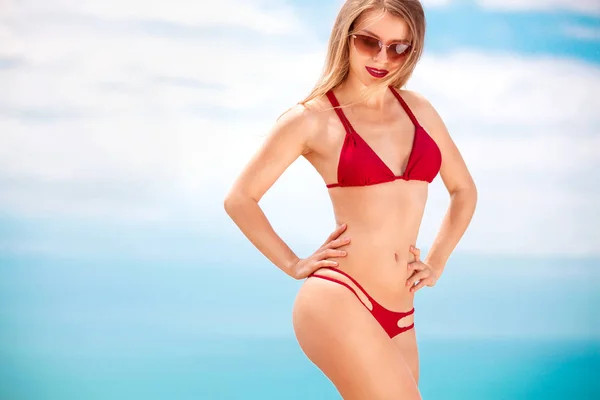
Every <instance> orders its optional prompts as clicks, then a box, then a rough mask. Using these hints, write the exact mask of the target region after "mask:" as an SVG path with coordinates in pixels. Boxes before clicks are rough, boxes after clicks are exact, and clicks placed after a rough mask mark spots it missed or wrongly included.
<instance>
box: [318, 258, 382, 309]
mask: <svg viewBox="0 0 600 400" xmlns="http://www.w3.org/2000/svg"><path fill="white" fill-rule="evenodd" d="M321 268H325V269H329V270H332V271H335V272H337V273H339V274H342V275H344V276H345V277H346V278H348V279H350V281H351V282H352V283H354V284H355V285H356V287H357V288H359V289H360V291H361V292H363V294H364V295H365V296H366V297H367V299H369V301H370V302H371V303H377V302H376V301H375V299H373V298H372V297H371V296H370V295H369V293H368V292H367V291H366V290H365V289H363V287H362V286H361V285H360V283H358V282H357V281H356V279H354V278H353V277H352V276H350V275H349V274H348V273H347V272H344V271H342V270H341V269H339V268H334V267H321ZM317 272H318V271H317Z"/></svg>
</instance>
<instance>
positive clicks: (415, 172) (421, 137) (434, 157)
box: [327, 86, 442, 188]
mask: <svg viewBox="0 0 600 400" xmlns="http://www.w3.org/2000/svg"><path fill="white" fill-rule="evenodd" d="M390 90H391V91H392V93H393V94H394V96H396V98H397V99H398V101H399V102H400V104H401V105H402V108H404V111H405V112H406V113H407V114H408V116H409V118H410V120H411V121H412V123H413V124H414V126H415V136H414V139H413V145H412V149H411V151H410V155H409V157H408V163H407V165H406V169H405V170H404V173H403V174H402V175H394V173H393V172H392V170H391V169H390V168H389V167H388V166H387V165H385V163H384V162H383V161H382V160H381V158H379V156H378V155H377V154H376V153H375V151H374V150H373V149H372V148H371V146H369V145H368V144H367V142H365V141H364V139H363V138H362V137H361V136H360V135H359V134H358V133H357V132H356V131H355V130H354V128H353V127H352V125H351V124H350V122H349V121H348V119H347V118H346V116H345V115H344V112H343V111H342V109H341V108H339V107H340V103H339V102H338V101H337V99H336V97H335V95H334V94H333V91H331V90H330V91H329V92H327V97H328V98H329V101H330V102H331V105H333V107H335V112H336V113H337V115H338V117H339V118H340V120H341V121H342V125H344V128H345V129H346V137H345V138H344V144H343V145H342V151H341V153H340V159H339V162H338V170H337V178H338V183H331V184H328V185H327V187H328V188H333V187H344V186H369V185H377V184H379V183H385V182H391V181H394V180H396V179H403V180H405V181H413V180H414V181H427V182H430V183H431V181H433V179H434V178H435V177H436V175H437V174H438V172H439V170H440V166H441V165H442V154H441V152H440V149H439V147H438V146H437V144H436V143H435V142H434V141H433V139H432V138H431V136H429V135H428V134H427V132H426V131H425V129H423V127H422V126H421V125H420V124H419V121H417V119H416V118H415V116H414V114H413V113H412V111H411V110H410V108H409V107H408V104H406V102H405V101H404V99H403V98H402V96H400V94H399V93H398V92H397V91H396V90H395V89H394V88H393V87H391V86H390Z"/></svg>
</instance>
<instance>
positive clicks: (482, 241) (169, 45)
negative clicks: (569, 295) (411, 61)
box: [0, 2, 600, 254]
mask: <svg viewBox="0 0 600 400" xmlns="http://www.w3.org/2000/svg"><path fill="white" fill-rule="evenodd" d="M68 4H70V5H71V7H73V8H72V10H75V11H76V13H80V14H81V13H82V12H84V11H85V12H89V13H91V12H92V11H90V10H93V11H94V12H97V13H99V14H98V15H101V16H104V17H110V18H121V17H122V18H128V16H130V15H131V14H132V11H131V8H130V9H127V7H130V6H129V5H127V6H125V7H126V8H124V11H123V13H122V14H119V13H118V12H117V11H118V10H119V7H120V6H119V7H116V6H114V7H113V6H110V7H109V6H108V5H106V6H104V5H96V6H94V7H96V8H85V9H84V8H82V7H83V6H80V5H76V4H75V3H66V2H60V3H57V7H56V8H53V7H52V6H49V5H44V6H40V7H46V8H41V9H40V10H37V11H36V10H34V9H33V8H31V7H32V6H30V8H29V9H27V8H25V10H23V9H21V8H19V7H21V4H19V5H15V4H13V5H12V7H13V11H12V14H13V15H25V14H26V13H27V12H34V11H35V12H37V13H38V14H36V15H38V17H39V18H42V17H40V16H39V15H44V13H45V12H50V11H52V10H54V12H55V14H57V13H59V11H60V10H63V11H64V10H66V9H69V10H71V9H70V8H67V7H66V5H68ZM86 4H102V3H86ZM152 4H154V3H152ZM157 4H158V3H157ZM161 4H162V3H161ZM165 4H166V3H165ZM182 4H184V3H182ZM223 4H225V3H223ZM227 4H230V3H227ZM245 4H246V6H245V7H252V4H258V3H252V2H246V3H245ZM26 5H27V4H26ZM275 6H276V4H274V3H273V6H272V8H274V9H276V10H285V8H281V7H279V8H277V7H275ZM86 7H91V6H86ZM165 7H166V6H165ZM169 7H172V6H171V5H169ZM173 8H177V7H173ZM82 10H84V11H82ZM86 10H87V11H86ZM268 10H269V9H267V8H264V7H258V6H255V8H254V11H253V12H254V13H261V12H262V13H263V14H261V15H262V17H261V18H263V19H269V18H273V19H279V18H281V16H282V15H284V16H285V15H287V14H286V13H285V12H283V13H281V12H276V13H275V14H271V13H270V11H268ZM75 11H74V12H75ZM165 12H167V11H165ZM152 13H155V14H152ZM173 13H174V14H169V15H166V16H165V18H166V20H168V21H172V22H173V23H182V24H198V25H202V24H204V22H202V21H201V20H191V22H190V20H186V19H185V18H184V16H181V15H179V14H176V12H175V11H173ZM55 14H53V15H55ZM159 14H160V12H158V11H152V10H144V11H143V13H142V14H140V15H143V16H144V17H145V18H148V19H151V18H154V17H156V18H158V17H159ZM249 15H254V14H252V13H250V14H249ZM289 15H292V14H289ZM190 18H192V17H190ZM198 18H200V17H198ZM284 19H285V18H284ZM257 20H261V19H260V18H258V19H257ZM44 21H45V22H44V23H40V24H38V25H35V26H31V27H30V28H29V30H27V31H26V32H25V33H23V32H21V31H15V30H13V29H12V25H11V24H6V25H1V20H0V38H8V39H9V40H7V41H0V56H10V57H15V58H19V59H21V60H23V63H22V64H21V65H19V66H17V67H15V68H10V69H4V70H0V80H1V81H2V82H3V84H4V82H7V83H8V90H6V91H4V92H3V96H2V98H0V112H1V115H0V139H1V141H2V146H0V188H1V193H2V195H1V196H0V209H3V210H5V211H8V212H12V213H15V214H17V215H19V214H24V215H30V214H51V215H70V216H88V217H90V216H91V217H93V218H98V217H103V218H119V219H142V220H144V219H145V220H147V219H150V220H187V221H195V220H203V221H215V220H219V221H220V223H222V221H223V220H222V218H223V212H222V198H223V195H224V193H225V191H226V189H227V188H228V187H229V185H230V183H231V181H232V180H233V179H234V177H235V175H236V174H237V173H238V172H239V170H240V169H241V168H242V166H243V164H244V163H245V162H246V161H247V159H248V158H249V157H250V155H251V154H252V153H253V152H254V150H255V149H256V148H257V146H258V145H259V144H260V142H261V141H262V137H263V136H264V135H265V134H266V133H267V131H268V130H269V128H270V127H271V125H272V123H273V122H274V120H275V118H276V117H277V116H278V115H279V114H280V113H281V112H282V111H284V110H285V109H286V108H288V107H290V106H292V105H293V104H294V103H295V102H296V101H298V100H300V99H301V98H302V97H303V96H304V95H305V94H306V93H307V92H308V90H309V89H310V88H311V86H312V84H313V83H314V81H315V79H316V77H317V75H318V72H319V70H320V68H321V66H322V61H323V56H324V54H323V50H324V49H325V43H322V42H320V41H318V40H317V39H315V38H313V37H310V36H306V35H304V34H303V35H294V34H293V30H292V31H289V35H288V36H286V37H285V39H284V40H275V39H274V37H273V36H271V37H264V35H263V36H256V37H254V36H253V37H251V38H250V37H249V36H248V33H247V32H246V33H235V32H233V33H232V34H231V35H228V36H227V37H225V36H222V35H218V34H215V35H211V36H206V37H203V36H202V37H196V36H194V37H187V36H181V35H178V36H177V37H176V38H175V37H168V36H158V35H152V36H143V34H142V33H140V32H134V31H132V32H128V33H127V34H125V33H123V32H118V33H112V32H111V31H106V30H104V29H103V28H102V27H101V26H90V27H86V26H83V25H81V24H77V23H65V22H64V21H62V22H61V21H59V20H56V19H52V18H49V19H48V20H44ZM229 23H230V21H225V22H223V24H224V25H225V26H228V25H227V24H229ZM278 23H279V22H278ZM280 23H282V24H284V23H285V21H280ZM297 23H298V22H297V21H296V20H295V19H294V18H293V17H290V20H289V24H290V26H293V25H294V24H297ZM269 29H271V28H269ZM269 32H272V30H271V31H269ZM263 33H264V32H263ZM261 35H262V34H261ZM249 39H255V40H249ZM240 43H243V44H245V46H240ZM290 43H293V44H294V45H293V46H291V45H290ZM409 86H410V88H412V89H415V90H417V91H419V92H422V93H423V94H424V95H425V96H426V97H427V98H429V99H430V101H431V102H432V103H433V104H434V105H435V106H436V107H437V108H438V110H439V112H440V113H441V114H442V116H443V117H444V119H445V121H446V122H447V125H448V127H449V128H450V131H451V132H452V134H453V136H454V138H455V140H456V141H457V143H458V144H459V147H460V149H461V151H462V152H463V154H464V156H465V159H466V160H467V163H468V165H469V167H470V169H471V170H472V172H473V175H474V177H475V179H476V181H477V183H478V186H479V189H480V204H479V206H478V210H477V214H476V216H475V219H474V221H473V224H472V226H471V227H470V228H469V231H468V233H467V236H466V237H465V240H463V241H462V242H461V245H460V246H461V247H460V248H461V249H463V250H465V249H468V250H471V251H481V252H503V253H515V252H517V253H518V252H521V253H527V254H530V253H543V254H547V253H596V254H597V253H598V248H599V246H597V245H596V243H598V242H599V238H598V233H597V232H596V231H594V229H595V227H596V226H598V224H600V217H599V215H598V210H597V207H596V204H598V201H597V197H594V196H598V189H596V188H595V187H594V185H593V179H589V178H588V179H585V178H584V177H589V176H592V177H593V174H597V173H596V172H595V171H598V170H599V169H598V167H600V165H598V159H600V157H598V153H597V152H596V149H598V148H600V146H599V145H600V143H599V142H598V132H599V131H600V116H599V115H598V113H597V110H598V109H600V100H599V99H598V97H597V96H596V94H597V93H599V92H600V71H599V69H598V68H597V67H594V66H591V65H588V64H585V63H578V62H574V61H572V60H560V59H554V58H519V57H515V56H511V55H497V56H491V55H488V54H484V53H472V52H468V53H461V52H459V53H455V54H451V55H448V56H443V57H442V56H433V57H426V58H424V59H423V61H422V62H421V64H420V65H419V67H418V70H417V72H416V73H415V76H414V79H413V80H412V81H411V83H410V85H409ZM61 116H62V117H61ZM65 116H70V117H69V118H66V117H65ZM596 177H597V175H596ZM262 204H263V206H264V207H265V210H266V211H267V213H268V215H269V217H270V219H271V220H272V221H273V224H274V226H276V227H277V229H278V230H279V231H280V232H281V233H282V234H283V235H284V236H285V237H286V238H289V239H290V240H291V241H295V242H297V243H298V244H300V245H306V246H308V245H311V244H312V243H313V242H311V241H314V243H320V242H321V241H322V240H324V237H325V236H326V234H327V233H328V230H329V229H330V228H332V227H333V219H332V211H331V206H330V202H329V198H328V195H327V191H326V190H325V188H324V183H323V182H322V180H321V179H320V177H319V176H318V175H317V174H316V172H315V171H314V170H313V169H312V167H311V166H310V165H309V164H308V163H307V162H305V161H299V162H298V163H296V164H294V165H293V166H292V167H291V168H290V169H289V170H288V171H287V172H286V173H285V174H284V176H283V177H282V179H281V181H280V182H277V184H276V185H275V187H274V188H273V189H272V191H271V192H270V193H269V194H268V195H267V196H266V197H265V200H264V202H263V203H262ZM281 204H285V207H281ZM446 206H447V195H446V194H445V193H444V189H443V187H442V186H441V182H440V180H439V178H438V180H437V181H436V183H435V184H434V185H432V190H431V192H430V203H429V205H428V208H427V210H428V211H427V215H426V218H425V221H424V223H423V225H422V234H421V237H420V243H421V245H422V246H426V244H427V243H430V242H431V240H432V238H433V235H434V234H435V230H436V229H437V227H438V226H439V221H440V219H441V216H442V214H443V212H444V211H445V207H446ZM290 210H291V211H292V212H290ZM307 210H310V211H309V212H307ZM315 232H323V235H322V236H323V237H321V236H320V235H318V234H315ZM307 238H308V239H307ZM308 242H311V243H308ZM565 243H568V244H569V249H568V250H566V249H564V245H565Z"/></svg>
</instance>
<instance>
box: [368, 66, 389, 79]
mask: <svg viewBox="0 0 600 400" xmlns="http://www.w3.org/2000/svg"><path fill="white" fill-rule="evenodd" d="M365 68H366V69H367V71H369V73H370V74H371V75H373V76H374V77H375V78H383V77H384V76H386V75H387V74H388V72H389V71H386V70H385V69H377V68H371V67H365Z"/></svg>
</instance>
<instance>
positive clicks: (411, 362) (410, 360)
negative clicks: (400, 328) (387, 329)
mask: <svg viewBox="0 0 600 400" xmlns="http://www.w3.org/2000/svg"><path fill="white" fill-rule="evenodd" d="M392 340H393V341H394V343H395V344H396V346H398V348H399V349H400V352H401V353H402V357H403V359H404V361H405V362H406V364H407V365H408V368H409V369H410V372H411V373H412V376H413V379H414V380H415V382H416V383H417V386H418V385H419V350H418V347H417V332H416V327H415V328H413V329H411V330H409V331H406V332H403V333H401V334H399V335H396V336H395V337H394V338H393V339H392Z"/></svg>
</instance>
